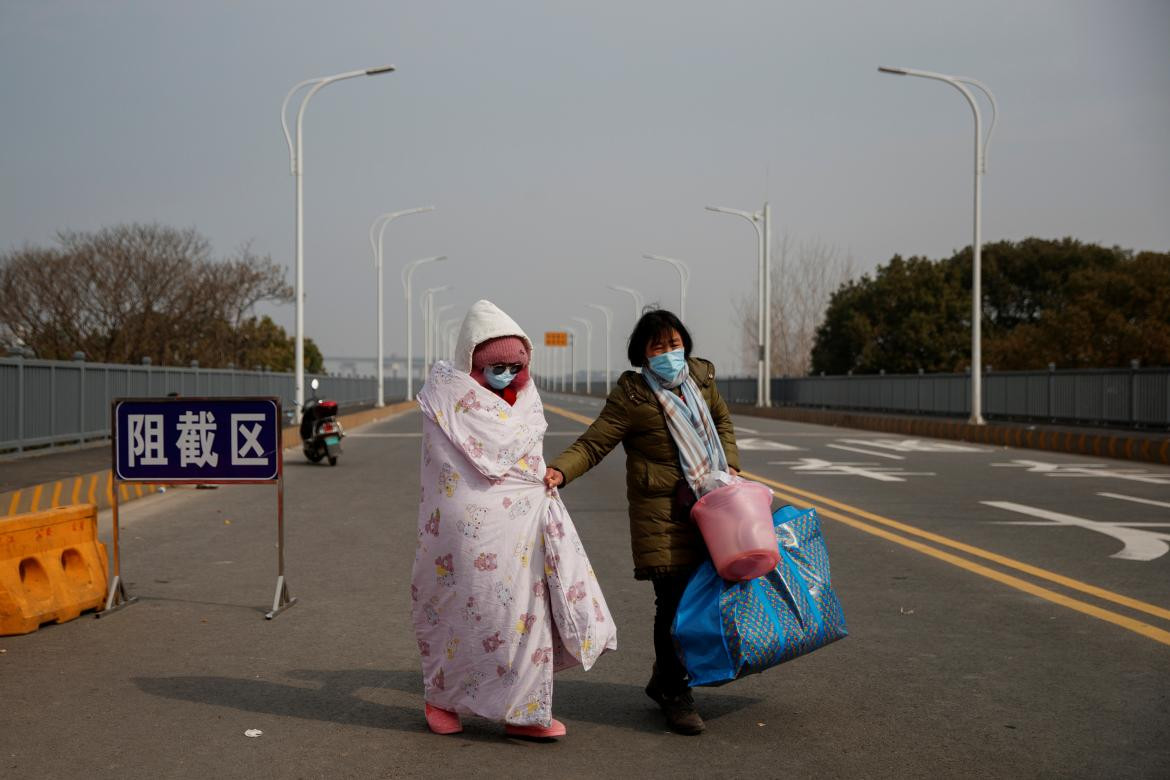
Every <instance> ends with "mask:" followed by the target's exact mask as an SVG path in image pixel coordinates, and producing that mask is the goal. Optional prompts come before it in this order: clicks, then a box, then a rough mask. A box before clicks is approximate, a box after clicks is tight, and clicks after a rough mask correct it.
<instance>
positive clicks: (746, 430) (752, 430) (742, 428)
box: [735, 425, 759, 436]
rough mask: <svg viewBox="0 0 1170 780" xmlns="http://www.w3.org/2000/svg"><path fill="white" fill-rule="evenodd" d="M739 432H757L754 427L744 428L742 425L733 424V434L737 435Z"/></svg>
mask: <svg viewBox="0 0 1170 780" xmlns="http://www.w3.org/2000/svg"><path fill="white" fill-rule="evenodd" d="M741 433H759V431H757V430H756V429H755V428H744V427H743V426H742V425H737V426H735V434H736V436H738V435H739V434H741Z"/></svg>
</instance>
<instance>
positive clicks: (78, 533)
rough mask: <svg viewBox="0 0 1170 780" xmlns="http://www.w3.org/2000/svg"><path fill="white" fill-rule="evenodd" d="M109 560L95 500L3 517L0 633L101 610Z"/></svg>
mask: <svg viewBox="0 0 1170 780" xmlns="http://www.w3.org/2000/svg"><path fill="white" fill-rule="evenodd" d="M108 565H109V564H108V561H107V558H106V547H105V545H104V544H102V543H101V542H99V541H98V538H97V507H96V506H94V505H93V504H81V505H78V506H67V507H58V508H56V509H50V510H48V511H46V512H34V513H31V514H25V515H17V516H16V517H10V518H6V519H4V520H0V635H9V634H28V633H31V632H33V631H36V630H37V629H38V628H40V626H41V625H42V624H44V623H49V622H53V623H64V622H66V621H68V620H73V619H74V618H76V617H78V616H79V615H80V614H81V613H82V612H85V611H87V610H91V609H100V608H101V607H102V605H103V604H104V603H105V599H106V582H107V580H106V577H107V575H106V570H107V568H108Z"/></svg>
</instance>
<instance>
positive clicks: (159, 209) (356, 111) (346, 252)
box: [0, 0, 1170, 372]
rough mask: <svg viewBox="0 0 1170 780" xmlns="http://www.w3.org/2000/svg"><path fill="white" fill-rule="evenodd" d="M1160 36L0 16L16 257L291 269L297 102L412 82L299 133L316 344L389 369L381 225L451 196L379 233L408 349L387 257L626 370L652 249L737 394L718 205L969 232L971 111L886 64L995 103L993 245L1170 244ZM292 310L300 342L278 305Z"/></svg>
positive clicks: (188, 6)
mask: <svg viewBox="0 0 1170 780" xmlns="http://www.w3.org/2000/svg"><path fill="white" fill-rule="evenodd" d="M1167 41H1170V2H1166V1H1165V0H1160V1H1149V2H1137V1H1134V2H1130V1H1128V0H1115V1H1114V2H1105V1H1104V0H1102V1H1101V2H1070V1H1067V0H1059V1H1052V2H1041V1H1038V0H1026V1H1025V2H1020V0H1010V1H1007V2H1004V1H1001V0H983V1H982V2H963V3H951V2H937V1H935V2H906V1H902V2H883V3H860V2H858V3H841V2H825V1H824V0H820V1H818V2H783V3H780V2H767V1H765V0H757V1H756V2H734V1H730V2H728V1H725V2H720V3H712V2H694V1H693V0H662V1H658V0H655V1H654V2H648V1H644V0H620V1H615V2H609V0H605V1H604V2H603V1H601V0H594V1H593V2H588V3H586V2H577V3H569V2H555V1H553V0H531V1H530V2H499V1H494V2H470V1H467V2H442V1H440V0H427V2H340V1H336V2H329V3H320V2H313V3H310V2H217V1H214V0H200V1H199V2H185V3H179V2H96V1H94V2H80V1H77V2H52V1H51V0H3V3H2V4H0V72H2V73H3V74H4V78H3V79H0V249H10V248H14V247H18V246H21V245H24V244H28V243H31V244H46V243H49V242H50V241H51V240H52V237H53V235H54V233H55V231H56V230H58V229H72V230H89V229H96V228H99V227H102V226H105V225H113V224H117V223H122V222H134V221H138V222H153V221H157V222H160V223H164V224H168V225H175V226H180V227H188V226H190V227H195V228H197V229H198V230H199V231H201V232H202V233H203V234H205V235H206V236H207V237H208V238H209V239H210V240H211V241H212V243H213V245H214V247H215V248H216V250H217V251H218V252H220V253H227V252H229V251H231V250H233V249H235V248H236V247H238V246H239V245H241V244H242V243H244V242H246V241H252V242H253V248H254V249H255V250H257V251H259V252H261V253H267V254H271V255H272V257H273V258H274V259H275V260H277V261H278V262H280V263H282V264H286V265H288V266H289V268H290V274H289V276H290V279H291V277H292V273H291V267H292V258H293V229H294V221H293V202H294V201H293V192H294V190H293V183H294V180H293V178H292V177H291V176H290V175H289V171H288V152H287V150H286V147H285V143H284V139H283V137H282V134H281V129H280V117H279V110H280V104H281V101H282V100H283V99H284V96H285V93H286V92H287V91H288V89H289V88H291V87H292V85H293V84H295V83H296V82H298V81H301V80H303V79H307V78H312V77H316V76H323V75H329V74H333V73H337V72H340V71H346V70H352V69H356V68H366V67H372V66H376V65H381V64H384V63H392V64H394V65H396V66H397V67H398V72H396V73H394V74H391V75H385V76H378V77H375V78H360V79H353V80H350V81H345V82H341V83H338V84H334V85H331V86H329V87H327V88H325V89H324V90H322V91H321V92H320V93H319V94H318V95H317V97H315V98H314V99H313V102H312V103H311V104H310V106H309V109H308V112H307V117H306V121H305V157H306V160H305V242H306V250H305V257H306V289H307V291H308V299H307V301H308V302H307V306H306V328H307V332H308V335H309V336H311V337H312V338H314V339H315V340H316V341H317V342H318V343H319V344H320V345H321V347H322V348H323V350H324V352H325V353H326V355H330V356H355V355H372V354H373V353H374V351H375V344H376V342H375V338H376V336H375V330H374V327H375V325H374V323H375V291H374V285H373V282H374V271H373V268H372V261H371V256H370V250H369V245H368V241H367V232H368V229H369V226H370V223H371V221H372V220H373V218H374V217H375V216H376V215H377V214H379V213H381V212H385V211H390V210H396V209H402V208H408V207H412V206H418V205H429V204H434V205H436V206H437V207H438V210H437V211H436V212H434V213H432V214H424V215H419V216H412V217H406V218H404V219H402V220H399V221H398V222H396V223H395V224H393V225H392V226H391V227H390V228H389V229H388V230H387V233H386V247H387V251H386V255H387V277H386V301H387V333H386V338H387V351H388V352H399V353H401V352H403V351H404V346H403V345H404V338H403V325H402V322H403V317H404V315H403V310H402V291H401V285H400V283H399V281H398V269H399V268H400V267H401V266H402V264H403V263H405V262H406V261H408V260H410V259H413V258H417V257H423V256H428V255H439V254H446V255H448V256H449V257H450V260H449V261H448V262H447V263H445V264H440V265H432V266H429V267H424V268H423V269H420V270H419V272H418V273H417V274H416V275H415V289H416V292H417V291H419V290H421V289H425V288H426V287H430V286H435V285H439V284H452V285H454V286H455V288H456V289H455V290H454V291H452V292H451V293H447V294H443V295H442V296H441V297H440V300H441V301H442V302H444V303H453V304H456V305H457V306H458V309H453V310H450V311H448V313H447V315H446V316H454V314H455V313H456V311H458V312H459V313H460V314H462V312H463V311H464V310H465V309H466V306H467V305H468V304H470V303H471V302H472V301H474V300H476V299H478V298H489V299H491V300H493V301H495V302H496V303H497V304H498V305H500V306H501V307H502V308H504V309H505V310H506V311H508V312H509V313H511V314H512V315H513V316H514V317H515V319H516V320H517V321H518V322H519V323H520V324H521V325H522V326H523V327H524V328H526V329H527V330H528V332H529V333H530V334H531V335H533V337H534V338H535V339H537V340H539V338H540V334H541V333H543V332H544V331H545V330H549V329H555V328H558V327H559V326H563V325H573V324H575V323H573V322H572V321H571V320H570V319H569V318H570V317H572V316H591V317H592V316H593V315H594V314H595V313H594V312H592V311H591V310H589V309H587V308H585V306H584V304H585V303H586V302H596V303H603V304H612V305H613V306H614V307H615V309H616V311H617V317H616V321H615V331H616V332H615V335H614V356H615V363H616V361H617V357H618V356H619V355H620V354H622V353H623V352H624V348H623V345H624V341H625V337H626V335H627V334H628V332H629V329H630V327H631V324H632V312H631V305H630V303H629V298H628V297H626V296H623V295H621V294H619V293H615V292H612V291H610V290H607V289H606V288H605V284H606V283H613V284H623V285H627V286H630V287H634V288H637V289H639V290H641V291H642V292H643V293H644V295H645V296H646V298H647V300H648V301H656V302H661V303H662V304H663V305H664V306H667V307H668V308H674V309H677V306H678V281H677V276H676V275H675V272H674V271H673V270H672V269H671V268H669V267H668V266H666V265H663V264H660V263H652V262H650V261H647V260H643V259H641V255H642V253H644V252H650V253H657V254H663V255H669V256H672V257H676V258H680V259H683V260H685V261H687V262H688V263H689V264H690V267H691V292H690V297H689V299H688V307H687V309H688V311H687V314H688V317H687V319H688V325H689V326H690V327H691V328H692V330H693V332H694V335H695V337H696V349H697V352H698V353H699V354H701V355H704V356H707V357H710V358H712V359H714V360H715V361H716V363H717V365H718V366H719V368H720V370H722V371H724V372H731V371H735V370H737V369H739V368H740V366H739V352H738V349H737V345H738V343H739V338H738V334H737V333H736V332H735V328H734V327H733V319H734V318H733V316H732V302H733V301H734V300H737V299H739V298H741V297H742V296H744V295H745V294H748V293H749V292H750V290H751V289H752V285H753V283H754V278H755V235H754V232H753V231H752V229H751V227H750V226H749V225H748V223H747V222H745V221H743V220H740V219H737V218H733V217H728V216H721V215H716V214H710V213H708V212H705V211H704V209H703V207H704V206H705V205H707V204H718V205H724V206H730V207H735V208H740V209H745V210H752V209H757V208H759V207H760V206H761V205H762V203H763V202H764V200H765V199H767V200H769V201H770V202H771V204H772V209H773V215H774V226H775V232H776V234H777V236H779V235H780V234H782V233H787V234H789V235H790V236H792V237H793V238H794V239H796V240H798V241H799V240H819V241H821V242H823V243H826V244H829V245H831V246H835V247H837V248H839V249H840V251H842V252H845V253H848V254H850V255H851V256H852V257H853V258H854V260H855V263H856V266H857V268H858V269H859V270H868V269H872V268H873V267H874V266H876V265H877V264H878V263H881V262H885V261H886V260H888V259H889V258H890V256H892V255H893V254H895V253H900V254H903V255H910V254H919V255H927V256H930V257H942V256H946V255H949V254H950V253H951V252H952V251H954V250H956V249H959V248H961V247H963V246H965V245H967V244H969V243H970V236H971V186H972V176H971V169H972V143H973V141H972V120H971V113H970V110H969V109H968V108H967V106H966V104H965V102H964V100H963V98H962V96H960V95H959V94H958V93H957V92H956V91H955V90H953V89H952V88H950V87H948V86H947V85H945V84H941V83H938V82H932V81H925V80H921V79H910V78H896V77H892V76H886V75H880V74H878V72H877V70H876V68H877V66H878V65H880V64H887V65H902V66H907V67H913V68H919V69H924V70H934V71H940V72H944V73H951V74H956V75H962V76H969V77H972V78H976V79H979V80H981V81H982V82H984V83H985V84H987V85H988V86H989V87H990V88H991V89H992V90H993V91H994V92H995V95H996V98H997V100H998V102H999V106H1000V110H1001V116H1000V124H999V125H998V127H997V128H996V131H995V137H994V139H993V142H992V145H991V149H990V155H989V167H988V174H987V177H986V180H985V198H984V237H985V239H986V240H988V241H994V240H999V239H1020V238H1024V237H1026V236H1033V235H1035V236H1041V237H1053V238H1055V237H1061V236H1066V235H1071V236H1074V237H1076V238H1079V239H1082V240H1085V241H1094V242H1101V243H1104V244H1118V245H1121V246H1124V247H1129V248H1135V249H1153V250H1159V251H1166V250H1170V149H1168V146H1170V141H1168V139H1170V46H1168V45H1167ZM444 266H445V267H444ZM416 300H417V299H416ZM273 313H274V314H275V316H276V318H277V319H278V321H280V322H282V323H283V324H285V325H288V326H290V327H291V323H292V306H291V305H288V306H282V307H279V308H276V309H275V310H274V312H273ZM416 316H417V315H416ZM595 319H596V318H595ZM596 321H597V323H598V324H597V325H596V326H595V336H596V338H595V358H594V366H595V368H596V367H598V366H599V365H600V361H601V359H602V354H603V353H602V349H601V344H600V334H601V332H602V330H601V326H600V320H596ZM416 323H417V320H416ZM419 332H420V328H419V327H417V325H416V327H415V334H416V337H418V334H419Z"/></svg>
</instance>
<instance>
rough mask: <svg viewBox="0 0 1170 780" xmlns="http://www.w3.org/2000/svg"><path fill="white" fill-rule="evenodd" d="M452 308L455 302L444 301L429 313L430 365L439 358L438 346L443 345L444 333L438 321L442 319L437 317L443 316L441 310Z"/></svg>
mask: <svg viewBox="0 0 1170 780" xmlns="http://www.w3.org/2000/svg"><path fill="white" fill-rule="evenodd" d="M454 308H455V304H453V303H444V304H443V305H442V306H439V307H437V308H436V309H435V310H434V312H433V313H432V314H431V365H432V366H433V365H434V364H435V361H436V360H438V359H439V352H440V347H441V346H443V344H442V340H443V336H444V334H443V330H442V328H441V327H440V326H439V323H440V322H442V320H440V319H439V318H440V317H442V316H443V312H445V311H449V310H451V309H454Z"/></svg>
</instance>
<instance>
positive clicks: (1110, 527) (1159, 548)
mask: <svg viewBox="0 0 1170 780" xmlns="http://www.w3.org/2000/svg"><path fill="white" fill-rule="evenodd" d="M979 503H981V504H986V505H987V506H993V507H996V508H997V509H1006V510H1007V511H1009V512H1018V513H1019V514H1021V515H1031V516H1032V517H1039V518H1043V520H1046V521H1049V522H1051V523H1056V524H1057V525H1066V526H1076V527H1078V528H1085V529H1087V530H1089V531H1096V532H1097V533H1102V534H1105V535H1106V536H1112V537H1113V538H1114V539H1117V540H1118V541H1120V542H1122V543H1123V544H1124V545H1125V546H1124V547H1123V548H1122V549H1121V552H1116V553H1114V554H1113V555H1111V556H1109V557H1110V558H1122V559H1124V560H1128V561H1152V560H1154V559H1155V558H1161V557H1162V556H1163V555H1165V554H1166V553H1167V552H1170V545H1167V544H1166V542H1167V541H1170V534H1162V533H1154V532H1152V531H1142V530H1140V529H1137V528H1127V527H1126V525H1137V523H1127V524H1125V525H1123V524H1121V523H1099V522H1097V521H1095V520H1089V519H1087V518H1084V517H1077V516H1076V515H1066V514H1062V513H1060V512H1050V511H1048V510H1047V509H1037V508H1036V507H1034V506H1026V505H1024V504H1016V503H1014V502H1012V501H980V502H979ZM1049 522H1029V521H1026V520H1025V521H1007V522H1001V521H997V522H996V525H1049ZM1142 525H1147V524H1146V523H1142Z"/></svg>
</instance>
